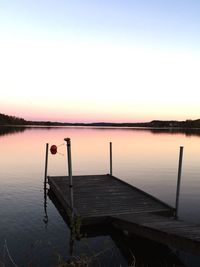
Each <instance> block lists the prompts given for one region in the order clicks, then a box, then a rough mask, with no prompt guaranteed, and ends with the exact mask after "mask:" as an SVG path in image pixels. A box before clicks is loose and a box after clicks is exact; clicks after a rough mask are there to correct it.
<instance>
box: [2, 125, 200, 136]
mask: <svg viewBox="0 0 200 267" xmlns="http://www.w3.org/2000/svg"><path fill="white" fill-rule="evenodd" d="M28 129H29V130H31V129H34V130H44V131H46V130H49V131H51V130H52V131H56V130H57V131H59V130H61V129H66V130H67V129H77V130H80V129H81V130H84V129H85V130H87V129H90V130H101V131H109V130H112V131H114V130H116V131H118V130H120V131H140V132H143V131H147V132H150V133H153V134H167V133H168V134H183V135H185V136H199V137H200V129H198V128H194V129H190V128H148V127H101V126H98V127H97V126H34V125H33V126H0V136H1V135H8V134H15V133H20V132H24V131H26V130H28Z"/></svg>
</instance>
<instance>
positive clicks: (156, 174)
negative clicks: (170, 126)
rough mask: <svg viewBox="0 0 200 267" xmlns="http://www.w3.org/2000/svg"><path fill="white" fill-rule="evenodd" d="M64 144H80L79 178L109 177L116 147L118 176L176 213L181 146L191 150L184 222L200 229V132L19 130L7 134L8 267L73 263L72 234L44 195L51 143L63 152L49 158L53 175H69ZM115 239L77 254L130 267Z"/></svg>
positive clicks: (90, 240) (2, 214)
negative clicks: (173, 207) (46, 148)
mask: <svg viewBox="0 0 200 267" xmlns="http://www.w3.org/2000/svg"><path fill="white" fill-rule="evenodd" d="M64 137H70V138H71V140H72V159H73V173H74V175H78V174H105V173H108V172H109V142H110V141H112V142H113V174H114V175H115V176H117V177H119V178H121V179H123V180H125V181H127V182H128V183H130V184H133V185H135V186H137V187H139V188H141V189H143V190H145V191H147V192H149V193H151V194H153V195H154V196H156V197H158V198H160V199H161V200H163V201H165V202H167V203H168V204H170V205H173V206H174V204H175V193H176V181H177V168H178V166H177V165H178V155H179V146H180V145H183V146H184V157H183V169H182V181H181V196H180V213H179V214H180V218H181V219H184V220H185V221H188V222H195V223H197V224H200V204H199V203H200V133H198V132H197V133H195V134H191V135H188V134H185V133H170V132H167V131H156V130H154V131H152V130H144V129H133V128H131V129H125V128H107V129H106V128H101V129H97V128H70V127H66V128H29V129H24V130H20V128H18V131H16V132H14V131H12V130H10V129H9V128H3V127H1V128H0V147H1V154H0V164H1V168H0V226H1V227H0V261H3V262H4V263H6V266H14V265H13V263H11V259H12V260H13V261H14V262H15V263H16V264H17V265H18V266H28V264H32V266H55V265H56V263H58V261H59V260H58V259H59V258H60V256H61V257H62V258H63V259H64V260H68V259H70V258H71V255H70V231H69V229H68V227H67V225H66V223H65V222H64V220H63V218H62V217H61V216H60V214H59V212H58V210H57V209H56V207H55V206H54V204H53V203H52V201H51V200H50V199H49V198H47V203H44V191H43V177H44V159H45V144H46V143H47V142H49V143H50V145H51V144H56V145H58V151H59V154H57V155H54V156H53V155H50V156H49V168H48V174H49V175H66V173H67V162H66V147H65V145H64V141H63V138H64ZM45 204H47V214H45V211H44V205H45ZM46 216H48V222H46V220H45V219H46V218H47V217H46ZM101 230H106V229H101ZM115 239H117V237H116V235H115V234H114V237H112V235H109V234H107V233H102V234H97V233H96V234H95V231H94V233H93V234H91V235H88V237H85V238H83V239H82V240H81V241H76V242H75V244H74V251H73V253H74V255H81V254H87V255H89V254H90V255H98V263H99V262H100V263H101V266H120V264H121V266H127V259H126V256H125V254H124V253H123V249H122V248H125V250H126V245H125V243H126V242H125V243H123V242H122V239H123V238H122V237H120V236H119V237H118V239H117V240H115ZM120 240H121V241H120ZM120 242H121V244H120ZM127 246H128V245H127ZM130 246H131V245H130ZM127 249H128V248H127ZM182 258H183V260H184V262H185V263H186V266H200V265H199V264H198V265H197V259H196V258H195V257H192V256H190V255H184V257H182ZM97 266H98V265H97ZM141 266H142V265H141ZM152 266H154V265H152ZM155 266H156V265H155Z"/></svg>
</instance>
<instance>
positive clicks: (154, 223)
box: [112, 214, 200, 255]
mask: <svg viewBox="0 0 200 267" xmlns="http://www.w3.org/2000/svg"><path fill="white" fill-rule="evenodd" d="M112 224H113V225H114V226H116V227H117V228H120V229H124V230H127V231H128V232H129V233H132V234H136V235H139V236H142V237H144V238H148V239H151V240H153V241H156V242H159V243H161V244H164V245H167V246H169V247H174V248H176V249H181V250H184V251H187V252H190V253H194V254H198V255H200V226H199V225H195V224H190V223H187V222H183V221H179V220H176V219H174V218H172V217H164V216H159V215H155V214H140V215H137V216H135V214H125V215H124V216H120V215H119V216H113V217H112Z"/></svg>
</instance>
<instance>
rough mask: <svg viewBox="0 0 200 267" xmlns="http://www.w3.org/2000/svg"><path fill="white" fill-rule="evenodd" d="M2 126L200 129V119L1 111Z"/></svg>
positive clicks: (0, 123)
mask: <svg viewBox="0 0 200 267" xmlns="http://www.w3.org/2000/svg"><path fill="white" fill-rule="evenodd" d="M0 126H24V127H31V126H32V127H50V126H52V127H66V126H71V127H106V128H108V127H127V128H131V127H139V128H149V129H153V128H158V129H161V128H162V129H200V119H197V120H185V121H175V120H168V121H162V120H153V121H151V122H137V123H130V122H123V123H116V122H92V123H83V122H76V123H70V122H64V123H63V122H52V121H27V120H25V119H23V118H18V117H15V116H9V115H5V114H1V113H0Z"/></svg>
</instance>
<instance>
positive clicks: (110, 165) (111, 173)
mask: <svg viewBox="0 0 200 267" xmlns="http://www.w3.org/2000/svg"><path fill="white" fill-rule="evenodd" d="M110 175H112V142H110Z"/></svg>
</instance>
